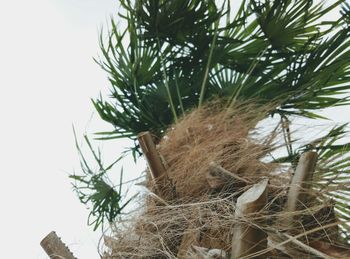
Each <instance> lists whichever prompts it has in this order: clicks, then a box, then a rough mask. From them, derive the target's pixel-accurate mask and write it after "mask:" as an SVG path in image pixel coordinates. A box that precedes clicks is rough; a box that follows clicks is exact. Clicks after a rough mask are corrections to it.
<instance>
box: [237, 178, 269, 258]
mask: <svg viewBox="0 0 350 259" xmlns="http://www.w3.org/2000/svg"><path fill="white" fill-rule="evenodd" d="M267 188H268V179H264V180H262V181H260V182H259V183H257V184H254V185H253V186H252V187H251V188H250V189H248V190H247V191H245V192H244V193H243V194H242V195H241V196H239V197H238V199H237V203H236V210H235V218H236V219H237V221H238V222H237V223H235V226H234V229H233V238H232V253H231V259H236V258H241V257H243V256H248V255H250V254H253V253H255V252H258V251H262V250H264V249H266V248H267V235H266V233H265V232H264V231H263V230H261V229H259V228H257V227H255V226H253V225H252V224H248V223H246V222H248V221H249V220H244V218H246V217H247V218H248V217H250V216H253V214H254V213H258V212H259V211H260V210H262V209H263V208H264V207H265V205H266V203H267ZM254 258H259V257H254ZM261 258H264V257H261Z"/></svg>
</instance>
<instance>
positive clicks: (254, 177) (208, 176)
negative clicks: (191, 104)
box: [104, 102, 346, 259]
mask: <svg viewBox="0 0 350 259" xmlns="http://www.w3.org/2000/svg"><path fill="white" fill-rule="evenodd" d="M268 112H269V107H259V108H258V107H256V106H255V105H254V104H252V103H243V104H242V103H241V104H237V105H236V106H235V107H231V108H230V109H226V108H225V107H224V106H223V104H222V103H220V102H212V103H210V104H208V105H206V106H204V107H202V108H198V109H195V110H193V111H192V112H190V113H189V114H187V115H186V116H184V117H183V118H182V119H181V120H180V121H179V122H178V123H177V124H175V125H173V126H172V127H170V128H169V130H168V131H167V132H166V133H165V135H164V137H163V138H162V139H161V140H160V141H159V143H158V151H159V155H160V156H161V158H162V160H163V162H164V166H165V168H166V174H167V182H166V184H164V185H163V186H162V189H163V191H162V192H157V188H156V187H155V181H154V179H152V178H151V177H150V175H149V174H148V177H147V189H148V192H146V193H145V195H144V196H143V197H142V199H143V202H142V203H141V205H140V208H139V210H138V213H137V214H136V215H133V216H130V218H128V220H127V222H126V224H125V226H123V227H119V228H118V229H114V230H113V236H111V237H108V238H107V237H106V239H105V245H106V247H107V248H108V249H107V250H106V253H105V255H104V258H105V259H111V258H230V253H231V249H232V235H233V233H232V231H233V229H234V227H235V225H237V224H246V225H250V226H252V227H254V228H259V229H260V230H262V231H264V232H265V233H266V235H267V236H268V240H269V245H268V247H267V248H266V249H265V250H264V251H260V254H259V253H258V254H255V255H254V254H252V255H251V256H246V257H244V258H250V257H254V256H260V257H259V258H297V257H299V258H319V257H317V256H318V255H315V253H316V254H317V251H318V250H316V252H315V251H313V250H312V249H314V248H312V247H311V245H310V244H311V243H312V242H323V241H324V240H326V241H327V244H328V243H329V244H331V245H336V244H337V243H339V245H341V246H342V248H344V243H342V242H341V241H339V240H340V238H339V234H338V233H339V230H338V228H337V219H336V216H335V214H334V211H333V207H332V206H331V205H330V203H324V204H322V203H321V202H319V201H317V199H315V202H313V203H312V204H311V203H310V204H308V205H307V207H306V208H305V209H302V210H299V211H298V212H296V213H294V214H293V215H292V216H293V218H295V219H296V220H297V221H298V223H297V224H295V225H293V235H294V236H298V235H299V236H300V237H301V239H299V240H302V242H305V243H306V244H307V245H305V246H306V248H305V247H301V246H302V245H301V244H299V245H298V244H297V242H299V241H298V240H297V241H295V240H294V239H293V238H289V237H288V235H284V232H283V231H286V230H285V229H284V230H282V232H281V225H280V224H279V222H281V221H283V220H282V219H283V218H284V217H290V215H289V214H290V213H289V212H285V211H283V208H284V206H285V201H286V193H287V189H288V187H289V184H290V179H291V174H290V173H289V172H290V171H291V170H287V171H286V170H285V169H283V168H282V165H280V164H276V163H273V162H271V161H272V160H271V159H269V156H270V153H271V152H272V150H274V148H275V140H276V137H277V135H278V130H272V131H271V132H270V133H269V134H267V135H265V136H261V135H260V134H259V130H258V129H257V124H258V123H259V122H260V121H261V120H262V119H263V118H265V117H266V114H267V113H268ZM282 171H283V172H284V173H280V172H282ZM223 172H224V174H223ZM266 178H267V179H269V185H268V187H269V188H268V193H267V203H266V205H265V206H264V207H263V209H262V210H260V211H259V213H252V214H249V215H247V216H246V217H244V218H237V217H236V216H235V204H236V202H237V198H238V197H239V196H240V195H241V194H242V193H243V192H244V191H246V190H248V189H249V188H250V187H251V186H252V185H254V184H255V183H258V182H259V181H260V180H261V179H266ZM309 195H310V197H317V196H318V195H319V194H318V193H314V192H312V191H310V194H309ZM286 214H288V215H286ZM117 226H118V225H117ZM323 226H325V227H323ZM288 233H289V232H288ZM303 233H305V234H303ZM288 238H289V239H288ZM317 244H318V245H320V243H317ZM321 244H322V245H324V243H321ZM203 249H204V250H205V251H204V250H203ZM206 249H207V250H210V251H209V252H208V251H207V250H206ZM213 249H214V250H215V251H214V250H213ZM308 249H309V250H308ZM344 249H345V250H346V248H344ZM210 252H212V253H219V254H216V255H212V257H210V256H208V254H209V253H210ZM320 253H321V252H320ZM321 254H322V253H321ZM311 255H313V256H314V257H312V256H311ZM341 255H342V254H341ZM215 256H216V257H215ZM309 256H310V257H309ZM255 258H258V257H255Z"/></svg>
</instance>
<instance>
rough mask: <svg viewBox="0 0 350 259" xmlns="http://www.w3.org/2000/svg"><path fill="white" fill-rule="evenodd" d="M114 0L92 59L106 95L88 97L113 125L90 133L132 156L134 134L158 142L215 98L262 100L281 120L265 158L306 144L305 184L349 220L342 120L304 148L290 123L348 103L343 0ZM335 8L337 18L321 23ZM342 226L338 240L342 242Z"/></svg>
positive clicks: (348, 34) (231, 103)
mask: <svg viewBox="0 0 350 259" xmlns="http://www.w3.org/2000/svg"><path fill="white" fill-rule="evenodd" d="M120 4H121V6H122V11H121V13H120V14H119V18H120V19H123V20H124V22H126V24H127V25H126V28H125V29H123V30H121V29H120V28H119V26H118V24H117V23H116V22H115V21H114V20H112V21H111V27H110V30H109V32H108V37H107V39H105V38H104V34H102V33H101V39H100V47H101V57H100V58H99V59H98V60H97V62H98V63H99V64H100V65H101V67H102V69H104V70H105V71H106V72H107V74H108V75H109V81H110V84H111V87H110V98H109V99H107V100H105V99H103V98H102V97H100V98H98V99H95V100H93V104H94V106H95V108H96V110H97V111H98V113H99V115H100V117H101V118H102V119H103V120H105V121H107V122H109V123H110V124H111V125H112V126H113V130H112V131H110V132H103V133H99V138H100V139H116V138H129V139H131V140H133V141H134V142H135V145H134V146H133V147H130V150H131V151H132V152H133V154H134V155H135V156H136V155H137V154H141V152H140V147H139V145H138V142H137V136H138V134H139V133H141V132H144V131H150V132H151V133H152V134H153V135H154V136H155V139H156V141H159V140H160V139H161V138H162V136H164V134H165V132H166V130H167V129H168V128H169V126H170V125H172V124H174V123H176V122H178V120H179V119H180V118H182V117H183V116H184V115H186V114H187V113H188V112H189V111H190V110H193V109H196V108H198V107H203V106H205V105H206V103H208V102H211V101H212V100H214V99H220V100H223V101H224V102H225V105H226V106H225V107H235V105H236V104H237V103H240V102H247V101H248V102H254V104H255V105H256V106H257V107H264V106H265V105H267V104H268V105H269V106H270V109H269V110H268V111H266V113H265V114H264V116H263V118H268V117H274V118H276V117H277V118H279V120H280V121H282V122H283V123H284V125H286V126H285V127H283V133H284V136H285V138H284V140H285V145H284V146H285V147H286V151H287V152H286V155H280V156H279V157H275V161H274V162H276V163H287V164H290V165H292V167H293V166H294V167H295V165H296V163H297V161H298V159H299V157H300V155H301V154H302V153H304V152H306V151H308V150H315V151H316V152H317V153H318V157H319V158H318V161H319V164H320V165H325V166H324V167H323V168H319V169H317V170H318V171H317V174H318V176H319V177H318V178H317V181H316V180H315V182H314V183H313V188H315V189H317V190H323V189H325V188H326V186H327V187H332V188H330V189H329V190H330V191H328V192H326V193H325V194H324V195H325V197H327V198H331V199H333V200H334V202H335V210H336V213H337V215H338V217H339V218H340V219H341V220H343V221H348V219H349V218H350V209H349V208H348V204H349V199H350V198H349V197H350V196H349V191H348V190H347V187H348V186H345V185H344V183H345V182H346V181H349V180H350V177H349V174H348V173H347V171H348V169H349V153H348V152H349V150H350V147H349V145H348V144H339V143H340V142H339V141H341V140H342V139H344V136H345V135H346V133H347V124H345V125H340V126H336V127H334V128H332V129H331V130H330V131H329V132H328V133H326V134H324V135H323V136H322V137H321V138H318V139H317V140H316V141H313V140H311V139H310V140H309V143H308V144H306V145H305V144H302V145H301V144H298V143H297V142H295V141H294V140H293V136H292V135H293V134H292V133H291V132H290V130H289V127H290V123H291V121H292V120H293V118H296V117H303V118H307V119H310V120H322V119H325V118H324V117H322V116H321V115H320V114H319V111H321V110H323V109H326V108H329V107H335V106H344V105H348V104H349V95H348V90H349V89H350V6H349V5H348V4H347V3H346V1H345V0H338V1H333V2H330V3H329V4H327V3H325V2H324V1H322V2H318V3H314V1H312V0H262V1H258V0H243V1H242V2H241V4H240V6H236V5H237V3H236V2H235V1H230V0H227V1H215V0H204V1H203V0H176V1H175V0H173V1H169V0H146V1H137V0H136V1H130V0H121V1H120ZM338 9H340V15H339V17H337V18H336V19H333V20H327V18H326V17H327V15H329V14H330V13H331V12H334V11H335V10H338ZM263 118H262V119H263ZM329 119H331V118H329ZM305 142H307V141H305ZM342 143H344V141H343V142H342ZM281 154H282V153H281ZM90 174H91V175H92V174H93V173H92V172H90ZM75 177H76V180H78V181H79V180H80V179H79V178H77V176H75ZM330 179H335V180H330ZM337 186H343V188H338V189H337ZM77 188H78V189H79V186H77ZM92 189H93V188H92ZM118 201H119V200H118ZM112 207H113V206H112ZM118 208H119V209H120V207H118ZM118 212H119V210H118ZM117 214H118V213H116V214H113V217H111V218H109V219H108V220H109V221H113V219H114V218H115V216H116V215H117ZM345 227H346V226H345ZM345 227H343V228H342V230H344V233H343V237H344V238H345V239H347V240H348V241H349V240H350V239H349V230H346V229H345Z"/></svg>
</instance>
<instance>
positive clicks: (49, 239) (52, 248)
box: [40, 231, 77, 259]
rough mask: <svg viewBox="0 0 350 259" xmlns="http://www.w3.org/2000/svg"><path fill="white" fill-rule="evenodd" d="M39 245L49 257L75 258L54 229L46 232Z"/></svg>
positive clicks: (54, 258)
mask: <svg viewBox="0 0 350 259" xmlns="http://www.w3.org/2000/svg"><path fill="white" fill-rule="evenodd" d="M40 245H41V247H42V248H43V249H44V250H45V252H46V253H47V255H48V256H49V257H50V259H62V258H64V259H77V258H76V257H75V256H74V255H73V254H72V252H71V251H70V250H69V249H68V247H67V246H66V245H65V244H64V243H63V242H62V241H61V239H60V238H59V237H58V236H57V235H56V232H54V231H52V232H51V233H50V234H48V235H47V236H46V237H45V238H44V239H43V240H42V241H41V242H40Z"/></svg>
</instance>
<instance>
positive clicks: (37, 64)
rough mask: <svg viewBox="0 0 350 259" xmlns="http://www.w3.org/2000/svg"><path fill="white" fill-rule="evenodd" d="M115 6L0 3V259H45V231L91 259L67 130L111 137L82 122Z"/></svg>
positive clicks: (102, 0) (111, 2)
mask: <svg viewBox="0 0 350 259" xmlns="http://www.w3.org/2000/svg"><path fill="white" fill-rule="evenodd" d="M116 5H117V1H116V0H31V1H28V0H7V1H5V0H0V33H1V40H0V69H1V70H0V96H1V101H0V122H1V125H0V155H1V156H0V161H1V167H0V168H1V176H2V178H1V187H0V202H1V214H0V233H1V234H0V235H1V252H0V257H1V258H6V259H11V258H31V259H36V258H47V256H46V255H45V253H44V252H43V251H42V249H41V247H40V246H39V242H40V240H41V239H42V238H43V237H44V236H45V235H46V234H48V233H49V232H50V231H51V230H56V231H57V233H58V234H59V235H60V236H61V237H62V239H63V240H64V241H65V242H66V243H67V244H68V245H69V246H70V248H71V250H73V251H74V253H75V255H76V256H77V257H78V258H80V259H96V258H98V254H97V247H96V246H97V239H98V238H97V237H98V236H99V233H98V234H97V233H93V232H92V230H91V227H87V225H86V219H87V214H88V211H87V210H86V209H85V208H84V206H83V205H81V204H80V203H79V201H78V199H77V198H76V196H75V194H74V193H73V192H72V190H71V186H70V182H69V179H68V176H67V175H68V173H72V171H73V169H74V168H75V169H78V168H76V165H77V153H76V150H75V147H74V141H73V134H72V128H71V126H72V124H73V123H74V125H75V127H76V129H77V131H78V132H79V133H80V134H81V133H83V132H84V129H85V128H86V127H87V128H88V129H89V131H97V130H98V129H102V128H104V129H110V128H108V125H106V124H105V123H103V122H101V121H100V120H99V119H98V118H97V116H95V119H93V120H92V122H90V123H89V121H90V117H91V115H92V114H93V108H92V105H91V102H90V100H89V99H90V98H91V97H97V96H98V94H99V91H106V89H107V86H108V83H107V80H106V74H105V73H104V72H102V71H101V69H100V68H99V67H98V66H97V65H96V64H95V63H94V62H93V60H92V57H93V56H95V57H96V56H97V54H98V50H99V49H98V40H97V37H98V31H99V28H100V27H101V26H102V25H105V24H106V21H107V19H108V17H109V16H110V15H111V14H112V13H113V12H115V11H116V10H117V7H116ZM340 115H341V114H340ZM339 118H340V117H339ZM340 120H345V117H344V118H340ZM80 136H81V135H80ZM119 151H120V148H118V146H115V147H114V151H112V152H115V156H117V155H118V152H119ZM110 155H111V154H110ZM112 155H113V154H112Z"/></svg>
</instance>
